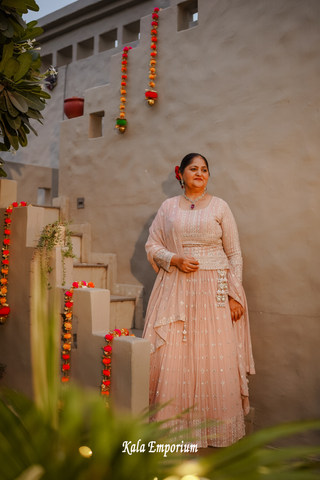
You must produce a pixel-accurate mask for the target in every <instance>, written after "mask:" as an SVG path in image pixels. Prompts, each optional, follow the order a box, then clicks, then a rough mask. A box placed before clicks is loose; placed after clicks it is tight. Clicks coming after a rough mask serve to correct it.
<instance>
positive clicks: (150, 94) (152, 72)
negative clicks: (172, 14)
mask: <svg viewBox="0 0 320 480" xmlns="http://www.w3.org/2000/svg"><path fill="white" fill-rule="evenodd" d="M159 10H160V9H159V8H155V9H154V11H153V14H152V22H151V27H152V28H151V47H150V48H151V53H150V56H151V60H150V63H149V65H150V69H149V80H150V81H149V87H150V89H149V90H146V93H145V96H146V100H147V102H148V104H149V105H150V106H152V105H154V103H155V101H156V99H157V98H158V94H157V92H156V91H155V90H154V88H155V86H156V84H155V81H154V80H155V78H156V63H157V62H156V56H157V42H158V20H159V15H158V12H159Z"/></svg>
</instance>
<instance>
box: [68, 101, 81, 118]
mask: <svg viewBox="0 0 320 480" xmlns="http://www.w3.org/2000/svg"><path fill="white" fill-rule="evenodd" d="M83 105H84V98H81V97H71V98H66V99H65V101H64V113H65V114H66V116H67V117H68V118H75V117H81V116H82V115H83Z"/></svg>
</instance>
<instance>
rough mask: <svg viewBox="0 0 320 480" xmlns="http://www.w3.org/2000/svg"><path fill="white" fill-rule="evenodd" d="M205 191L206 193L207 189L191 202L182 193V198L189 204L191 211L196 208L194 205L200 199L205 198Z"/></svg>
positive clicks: (190, 199)
mask: <svg viewBox="0 0 320 480" xmlns="http://www.w3.org/2000/svg"><path fill="white" fill-rule="evenodd" d="M206 191H207V188H205V190H204V192H203V194H202V195H200V197H198V198H195V199H194V200H192V198H189V197H187V195H186V194H185V193H183V196H184V198H185V199H186V200H188V201H189V202H191V206H190V208H191V210H193V209H194V207H195V206H196V205H195V203H196V202H197V201H198V200H201V198H203V197H204V196H205V194H206Z"/></svg>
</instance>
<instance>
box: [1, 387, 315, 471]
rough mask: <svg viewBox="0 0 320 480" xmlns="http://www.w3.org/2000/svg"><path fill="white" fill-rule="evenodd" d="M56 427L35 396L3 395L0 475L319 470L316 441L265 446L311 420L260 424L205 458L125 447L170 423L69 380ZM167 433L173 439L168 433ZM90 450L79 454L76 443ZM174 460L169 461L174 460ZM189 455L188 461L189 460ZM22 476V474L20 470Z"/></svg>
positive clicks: (155, 436) (153, 436) (161, 436)
mask: <svg viewBox="0 0 320 480" xmlns="http://www.w3.org/2000/svg"><path fill="white" fill-rule="evenodd" d="M59 405H60V411H59V421H58V427H57V428H55V427H54V426H53V425H52V422H51V421H50V419H48V418H47V417H46V416H45V415H44V413H43V412H42V411H41V410H40V409H38V408H37V407H36V406H35V404H34V403H33V402H32V401H31V400H29V399H27V398H25V397H23V396H22V395H20V394H17V393H16V392H12V391H4V392H2V398H1V400H0V458H1V462H0V479H1V480H14V479H16V478H17V477H19V476H20V475H21V474H22V473H23V472H24V475H25V476H24V477H23V478H27V479H28V480H36V479H38V478H42V479H43V480H45V479H48V480H49V479H50V480H51V479H52V480H56V479H59V480H60V479H61V480H62V479H66V480H76V479H79V480H87V479H88V480H89V479H93V478H94V479H95V480H100V479H101V480H102V479H105V480H109V479H110V480H111V479H112V480H127V479H128V480H129V479H130V480H153V479H154V477H157V478H158V479H159V480H161V479H163V478H166V477H167V478H168V476H169V478H172V479H174V480H179V479H180V478H181V477H183V476H184V475H186V474H189V475H190V474H191V475H198V476H199V477H205V478H209V479H212V480H218V479H220V480H222V479H230V480H231V479H233V480H240V479H241V480H258V479H259V480H260V479H266V478H267V479H268V478H270V479H272V480H278V479H279V480H309V479H310V480H312V479H314V478H316V477H317V476H318V472H317V468H318V467H319V464H318V462H317V461H315V455H319V453H320V447H319V446H318V447H291V448H282V449H267V448H264V444H266V443H270V442H273V441H274V440H275V439H277V438H280V437H282V436H287V435H291V434H295V433H299V432H301V431H303V430H306V429H309V428H320V421H318V422H299V423H293V424H286V425H282V426H277V427H273V428H270V429H267V430H263V431H260V432H258V433H256V434H254V435H252V436H250V437H248V438H245V439H244V440H242V441H240V442H239V443H237V444H235V445H233V446H231V447H229V448H226V449H222V450H220V451H219V452H218V453H214V454H212V455H211V456H208V457H206V458H203V459H196V460H191V461H190V460H189V459H191V458H192V457H191V456H190V455H187V454H184V455H182V454H180V455H175V456H174V454H168V457H167V458H164V457H163V454H162V453H148V449H146V450H147V451H146V452H145V453H133V454H132V455H128V454H127V453H122V450H123V445H122V444H123V442H124V441H126V440H127V441H130V440H131V441H132V442H133V443H137V442H138V440H139V439H141V442H140V444H143V443H144V444H145V445H146V446H147V444H148V443H149V442H150V441H154V440H155V441H156V442H157V443H169V441H170V440H169V441H168V439H166V438H165V435H166V434H168V431H165V430H164V429H161V428H159V424H157V423H148V422H146V418H144V419H143V418H142V417H140V418H132V417H129V416H127V415H119V414H118V415H117V414H115V413H114V411H113V410H112V409H109V408H106V406H105V404H104V402H103V399H102V398H101V397H99V396H98V395H97V393H95V392H94V393H87V392H84V391H81V390H76V389H72V388H69V387H68V388H66V389H64V390H63V392H62V394H61V397H60V402H59ZM171 441H172V440H171ZM81 446H88V447H89V448H90V449H91V450H92V452H93V454H92V456H91V457H90V458H84V457H83V456H81V454H80V453H79V447H81ZM173 460H174V463H175V464H176V466H174V464H173ZM186 460H188V461H186ZM19 478H20V477H19Z"/></svg>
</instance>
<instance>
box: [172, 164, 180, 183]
mask: <svg viewBox="0 0 320 480" xmlns="http://www.w3.org/2000/svg"><path fill="white" fill-rule="evenodd" d="M179 170H180V168H179V167H178V166H177V167H175V169H174V172H175V174H176V179H177V180H179V182H180V180H181V178H180V175H179Z"/></svg>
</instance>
